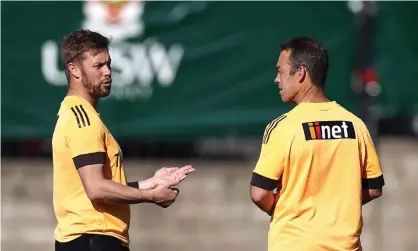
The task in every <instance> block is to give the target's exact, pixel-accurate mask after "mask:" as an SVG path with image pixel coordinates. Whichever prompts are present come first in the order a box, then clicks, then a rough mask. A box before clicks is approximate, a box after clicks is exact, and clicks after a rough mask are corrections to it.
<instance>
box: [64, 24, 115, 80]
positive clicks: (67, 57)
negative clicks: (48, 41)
mask: <svg viewBox="0 0 418 251" xmlns="http://www.w3.org/2000/svg"><path fill="white" fill-rule="evenodd" d="M109 44H110V39H109V38H107V37H105V36H103V35H101V34H99V33H97V32H93V31H90V30H82V29H80V30H76V31H73V32H71V33H70V34H69V35H68V36H67V37H66V38H65V39H64V40H63V41H62V42H61V54H62V60H63V64H64V70H65V75H66V77H67V79H69V76H70V73H69V71H68V64H69V63H71V62H81V61H82V60H83V59H84V52H88V51H92V52H93V53H97V52H98V51H100V50H107V49H109Z"/></svg>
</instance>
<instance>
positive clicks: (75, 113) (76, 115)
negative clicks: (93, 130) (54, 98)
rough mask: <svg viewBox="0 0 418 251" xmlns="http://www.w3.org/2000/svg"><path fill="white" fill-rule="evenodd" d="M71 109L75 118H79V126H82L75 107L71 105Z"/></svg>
mask: <svg viewBox="0 0 418 251" xmlns="http://www.w3.org/2000/svg"><path fill="white" fill-rule="evenodd" d="M71 111H73V113H74V116H75V118H76V119H77V124H78V128H81V124H80V119H79V118H78V114H77V112H76V111H75V110H74V107H71Z"/></svg>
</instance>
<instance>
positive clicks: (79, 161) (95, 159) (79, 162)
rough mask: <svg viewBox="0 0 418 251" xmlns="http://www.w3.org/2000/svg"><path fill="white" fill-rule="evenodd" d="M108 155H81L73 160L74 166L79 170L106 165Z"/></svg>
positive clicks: (101, 153) (102, 153)
mask: <svg viewBox="0 0 418 251" xmlns="http://www.w3.org/2000/svg"><path fill="white" fill-rule="evenodd" d="M105 157H106V154H105V153H104V152H96V153H87V154H81V155H78V156H76V157H74V158H73V161H74V165H75V167H76V168H77V169H78V168H80V167H83V166H88V165H95V164H104V163H105V159H106V158H105Z"/></svg>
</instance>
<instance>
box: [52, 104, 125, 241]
mask: <svg viewBox="0 0 418 251" xmlns="http://www.w3.org/2000/svg"><path fill="white" fill-rule="evenodd" d="M52 148H53V164H54V176H53V178H54V182H53V184H54V185H53V186H54V189H53V200H54V210H55V215H56V218H57V221H58V224H57V227H56V229H55V239H56V240H57V241H59V242H68V241H71V240H73V239H75V238H77V237H79V236H80V235H81V234H84V233H91V234H103V235H110V236H113V237H116V238H118V239H120V240H121V241H122V242H123V243H125V244H126V245H127V244H128V243H129V235H128V228H129V220H130V207H129V205H126V204H115V205H113V204H112V205H111V204H106V203H102V202H92V201H90V199H89V198H88V197H87V194H86V192H85V190H84V187H83V184H82V183H81V179H80V176H79V174H78V172H77V169H78V168H82V167H83V166H86V165H92V164H104V170H103V172H104V176H105V178H107V179H109V180H112V181H114V182H117V183H121V184H123V185H126V184H127V181H126V176H125V172H124V169H123V161H122V159H123V158H122V151H121V150H120V148H119V145H118V143H117V142H116V140H115V139H114V138H113V137H112V134H111V133H110V132H109V131H108V129H107V128H106V126H105V125H104V124H103V122H102V120H101V119H100V117H99V114H98V113H97V112H96V110H95V109H94V108H93V107H92V106H91V105H90V104H89V103H88V102H87V101H85V100H84V99H82V98H80V97H77V96H67V97H65V99H64V100H63V101H62V103H61V108H60V109H59V112H58V118H57V123H56V127H55V131H54V134H53V138H52Z"/></svg>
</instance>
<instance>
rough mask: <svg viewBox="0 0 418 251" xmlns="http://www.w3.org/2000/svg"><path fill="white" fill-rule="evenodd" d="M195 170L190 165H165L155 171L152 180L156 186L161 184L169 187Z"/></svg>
mask: <svg viewBox="0 0 418 251" xmlns="http://www.w3.org/2000/svg"><path fill="white" fill-rule="evenodd" d="M194 171H195V169H194V168H193V167H192V166H190V165H187V166H184V167H181V168H178V167H163V168H161V169H159V170H158V171H156V172H155V174H154V176H153V177H152V181H153V183H154V184H155V185H156V186H159V185H161V186H165V187H167V188H169V187H172V186H176V185H177V184H179V183H180V182H182V181H183V180H184V179H185V178H186V177H187V175H188V174H190V173H192V172H194Z"/></svg>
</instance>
